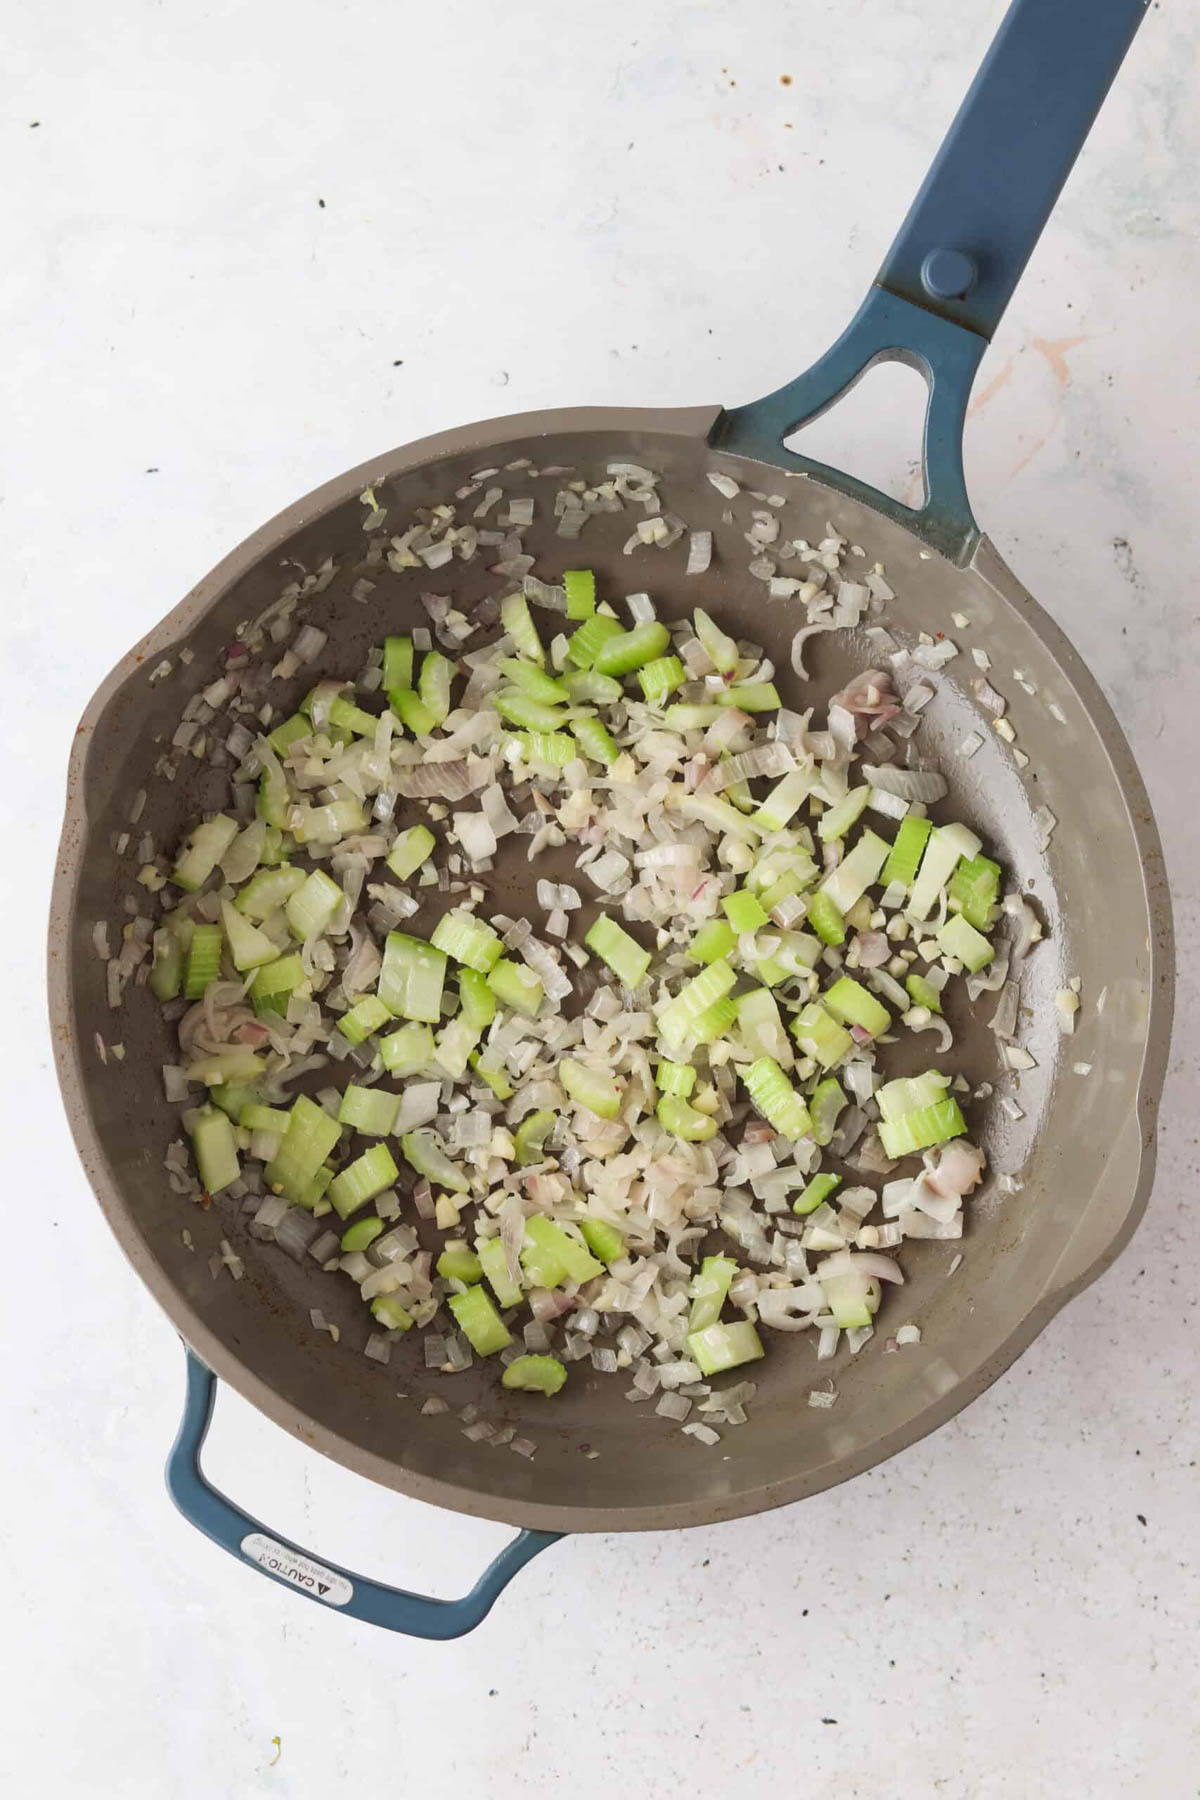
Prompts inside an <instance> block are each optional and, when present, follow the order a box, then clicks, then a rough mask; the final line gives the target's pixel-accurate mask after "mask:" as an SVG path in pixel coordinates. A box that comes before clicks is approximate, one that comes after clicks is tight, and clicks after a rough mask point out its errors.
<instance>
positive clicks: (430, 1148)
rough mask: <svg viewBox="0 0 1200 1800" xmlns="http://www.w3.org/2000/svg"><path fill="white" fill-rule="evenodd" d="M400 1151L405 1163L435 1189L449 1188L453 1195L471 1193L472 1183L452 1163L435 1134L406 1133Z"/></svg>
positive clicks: (422, 1132)
mask: <svg viewBox="0 0 1200 1800" xmlns="http://www.w3.org/2000/svg"><path fill="white" fill-rule="evenodd" d="M400 1149H401V1151H402V1152H403V1155H404V1160H405V1162H407V1163H409V1164H410V1165H411V1166H412V1167H413V1168H414V1169H415V1170H416V1171H417V1174H418V1175H424V1176H425V1177H426V1178H427V1179H428V1180H429V1181H431V1182H432V1183H433V1185H434V1186H435V1187H441V1188H448V1189H449V1190H450V1192H451V1193H452V1194H469V1193H470V1191H471V1184H470V1182H469V1181H468V1180H467V1178H466V1176H465V1175H464V1174H463V1172H462V1170H461V1169H460V1168H459V1167H458V1164H457V1163H453V1162H451V1161H450V1158H449V1157H448V1156H447V1155H446V1152H445V1151H444V1150H443V1149H442V1147H441V1145H440V1144H439V1142H438V1140H437V1137H436V1135H435V1133H434V1132H432V1131H406V1132H405V1134H404V1136H403V1137H402V1138H401V1139H400Z"/></svg>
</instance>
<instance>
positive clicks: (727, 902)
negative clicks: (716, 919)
mask: <svg viewBox="0 0 1200 1800" xmlns="http://www.w3.org/2000/svg"><path fill="white" fill-rule="evenodd" d="M721 911H722V912H723V913H724V914H725V917H726V918H727V919H728V920H729V924H730V928H731V930H732V931H734V932H735V933H736V934H737V936H738V937H741V936H742V935H743V933H745V932H747V931H758V930H759V928H760V927H761V926H763V925H765V924H766V922H767V915H766V913H765V912H764V910H763V907H762V904H761V902H760V901H759V900H758V898H757V896H756V895H754V894H750V893H747V892H746V890H745V888H739V889H737V891H736V892H735V893H732V894H726V896H725V898H724V899H723V900H722V902H721Z"/></svg>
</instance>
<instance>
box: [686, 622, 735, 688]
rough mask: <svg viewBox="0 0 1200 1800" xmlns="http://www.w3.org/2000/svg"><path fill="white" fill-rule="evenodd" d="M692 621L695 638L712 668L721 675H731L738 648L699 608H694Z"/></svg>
mask: <svg viewBox="0 0 1200 1800" xmlns="http://www.w3.org/2000/svg"><path fill="white" fill-rule="evenodd" d="M692 619H693V623H694V625H695V627H696V636H697V637H698V638H699V640H700V643H701V646H702V648H703V649H704V652H705V654H706V655H707V657H708V660H709V661H710V662H711V663H712V665H713V668H714V669H718V670H719V671H720V672H721V674H722V675H731V674H732V673H733V671H734V670H735V669H736V668H737V666H738V647H737V645H736V644H735V643H734V641H733V639H732V638H731V637H726V635H725V633H724V632H723V631H722V630H721V628H720V626H719V625H718V624H717V622H716V620H715V619H711V618H709V616H708V614H707V613H706V612H703V611H702V610H701V609H700V607H697V608H696V610H695V612H694V614H693V615H692Z"/></svg>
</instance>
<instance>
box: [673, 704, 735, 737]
mask: <svg viewBox="0 0 1200 1800" xmlns="http://www.w3.org/2000/svg"><path fill="white" fill-rule="evenodd" d="M720 716H721V708H720V707H719V706H717V705H716V704H715V703H714V704H713V705H698V706H687V705H684V704H683V702H682V701H678V700H677V701H676V702H675V704H674V705H673V706H668V708H667V710H666V712H665V713H664V714H663V724H664V725H665V726H666V728H667V730H668V731H707V730H708V727H709V726H710V725H715V724H716V722H717V720H718V719H719V718H720Z"/></svg>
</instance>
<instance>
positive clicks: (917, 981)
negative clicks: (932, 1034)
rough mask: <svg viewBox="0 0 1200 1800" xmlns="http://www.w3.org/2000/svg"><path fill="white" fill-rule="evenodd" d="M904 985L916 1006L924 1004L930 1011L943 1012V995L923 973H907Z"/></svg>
mask: <svg viewBox="0 0 1200 1800" xmlns="http://www.w3.org/2000/svg"><path fill="white" fill-rule="evenodd" d="M904 985H905V987H906V988H907V989H908V997H909V999H910V1000H911V1001H912V1003H913V1005H914V1006H923V1007H925V1009H926V1010H927V1011H928V1012H935V1013H940V1012H941V1010H942V996H941V995H940V994H939V992H938V990H937V989H936V988H935V987H934V986H933V985H932V983H931V982H928V981H926V979H925V977H924V976H923V975H906V976H905V978H904Z"/></svg>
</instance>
